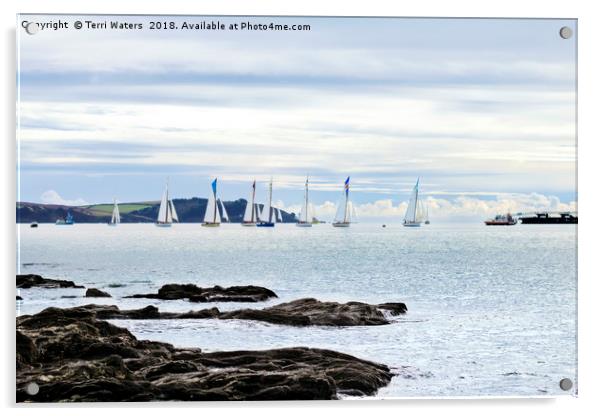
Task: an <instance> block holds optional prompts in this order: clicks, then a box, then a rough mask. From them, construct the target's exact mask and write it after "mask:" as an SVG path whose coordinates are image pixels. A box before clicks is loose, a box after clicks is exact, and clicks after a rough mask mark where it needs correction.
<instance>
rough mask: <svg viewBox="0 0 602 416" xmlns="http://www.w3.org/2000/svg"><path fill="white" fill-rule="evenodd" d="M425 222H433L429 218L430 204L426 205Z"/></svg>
mask: <svg viewBox="0 0 602 416" xmlns="http://www.w3.org/2000/svg"><path fill="white" fill-rule="evenodd" d="M424 223H425V224H426V225H429V224H430V223H431V220H430V219H429V206H428V204H427V205H426V217H425V219H424Z"/></svg>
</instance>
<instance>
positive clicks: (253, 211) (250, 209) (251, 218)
mask: <svg viewBox="0 0 602 416" xmlns="http://www.w3.org/2000/svg"><path fill="white" fill-rule="evenodd" d="M255 188H256V181H253V186H252V189H251V197H250V198H249V200H248V201H247V206H246V208H245V214H244V216H243V218H242V223H241V225H243V226H246V227H254V226H255V225H256V224H257V221H258V218H259V207H258V206H257V204H255Z"/></svg>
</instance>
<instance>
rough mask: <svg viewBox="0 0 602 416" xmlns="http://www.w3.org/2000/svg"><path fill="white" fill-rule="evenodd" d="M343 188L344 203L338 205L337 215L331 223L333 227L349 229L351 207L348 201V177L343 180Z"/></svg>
mask: <svg viewBox="0 0 602 416" xmlns="http://www.w3.org/2000/svg"><path fill="white" fill-rule="evenodd" d="M343 188H344V189H345V203H344V204H341V205H339V207H338V208H337V213H336V214H335V217H334V222H333V223H332V226H333V227H349V226H350V225H351V215H352V211H353V206H352V204H351V201H350V200H349V176H347V179H345V184H344V186H343ZM341 211H342V212H341Z"/></svg>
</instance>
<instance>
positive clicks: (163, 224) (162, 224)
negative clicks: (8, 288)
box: [155, 222, 171, 228]
mask: <svg viewBox="0 0 602 416" xmlns="http://www.w3.org/2000/svg"><path fill="white" fill-rule="evenodd" d="M155 225H156V226H157V227H162V228H165V227H171V224H170V223H168V222H156V223H155Z"/></svg>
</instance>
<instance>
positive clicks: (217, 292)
mask: <svg viewBox="0 0 602 416" xmlns="http://www.w3.org/2000/svg"><path fill="white" fill-rule="evenodd" d="M127 297H128V298H147V299H162V300H176V299H188V300H189V301H190V302H261V301H264V300H268V299H270V298H277V297H278V296H276V294H275V293H274V292H272V291H271V290H270V289H266V288H265V287H261V286H231V287H226V288H224V287H221V286H213V287H199V286H197V285H193V284H184V285H181V284H175V283H174V284H169V285H164V286H162V287H161V288H160V289H159V291H158V292H157V293H147V294H141V295H132V296H127Z"/></svg>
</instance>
